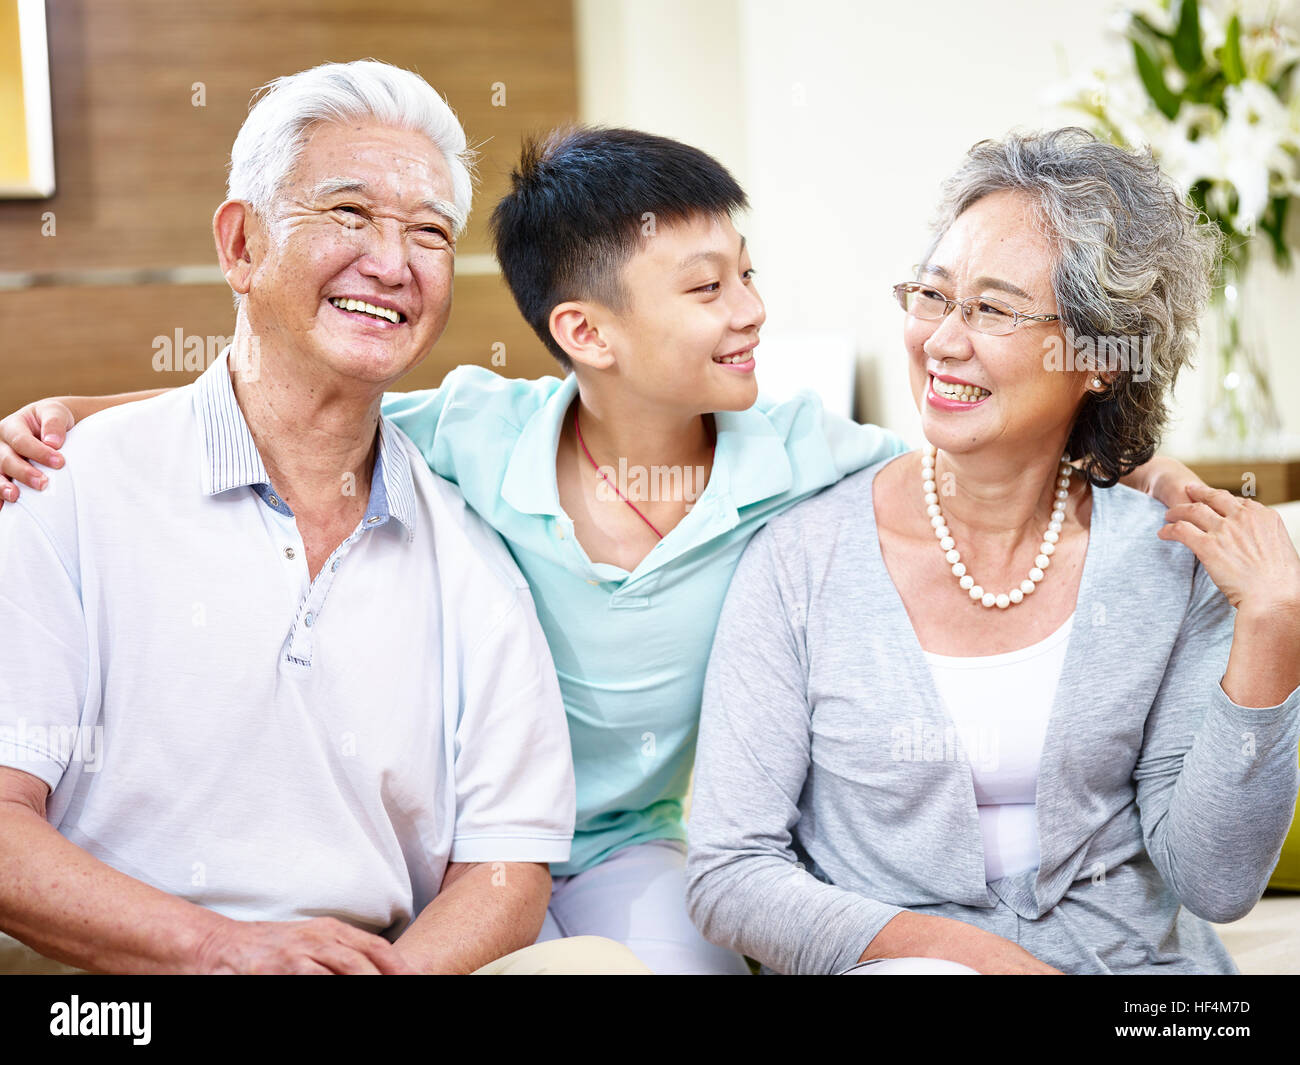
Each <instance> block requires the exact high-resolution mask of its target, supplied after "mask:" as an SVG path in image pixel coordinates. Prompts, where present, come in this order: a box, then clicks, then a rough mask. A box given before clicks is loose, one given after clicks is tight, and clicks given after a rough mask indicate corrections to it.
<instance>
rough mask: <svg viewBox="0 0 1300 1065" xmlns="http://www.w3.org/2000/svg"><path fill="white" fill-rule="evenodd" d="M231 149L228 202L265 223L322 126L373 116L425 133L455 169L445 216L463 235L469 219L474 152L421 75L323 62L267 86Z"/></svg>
mask: <svg viewBox="0 0 1300 1065" xmlns="http://www.w3.org/2000/svg"><path fill="white" fill-rule="evenodd" d="M258 91H259V92H260V93H261V94H262V96H261V99H259V100H258V101H257V102H256V104H254V105H253V108H252V110H251V111H249V113H248V118H246V119H245V120H244V124H243V126H242V127H240V130H239V135H238V136H237V137H236V138H235V144H234V147H233V148H231V150H230V179H229V181H228V182H227V183H226V198H227V199H229V200H244V201H246V202H248V203H249V204H251V205H252V207H253V210H254V211H256V212H257V213H258V214H259V215H261V216H262V217H263V218H269V217H271V215H272V206H273V205H274V203H275V201H276V197H277V196H278V195H279V194H280V191H281V189H282V187H283V185H284V183H285V182H286V181H287V180H288V178H289V175H290V174H291V173H292V172H293V169H294V167H295V166H296V165H297V163H298V160H299V158H300V157H301V156H302V151H303V148H304V147H305V146H306V144H307V140H308V138H309V137H310V136H311V133H312V130H313V129H314V128H315V127H316V126H318V125H319V124H320V123H322V122H350V121H355V120H357V119H365V118H369V119H373V120H374V121H377V122H380V123H382V124H384V125H390V126H394V127H396V128H399V129H409V130H414V131H415V132H417V133H423V134H424V135H425V136H427V137H428V138H429V139H430V140H431V141H433V143H434V144H435V145H436V146H437V147H438V149H439V150H440V151H441V152H442V154H443V157H444V158H445V159H446V160H447V166H448V168H449V169H450V171H451V181H452V194H453V202H452V203H450V204H448V205H447V207H448V213H449V215H450V218H451V222H452V223H453V225H454V227H455V235H456V236H459V235H460V233H461V232H462V231H463V230H464V228H465V223H466V222H467V221H468V219H469V209H470V199H471V196H472V194H473V177H472V174H471V169H470V168H471V166H472V165H473V152H471V151H470V150H469V148H468V146H467V144H466V141H465V130H464V129H463V128H462V127H461V124H460V122H459V120H458V119H457V118H456V115H455V114H454V113H453V112H452V110H451V108H450V107H449V106H448V105H447V102H446V101H445V100H444V99H443V98H442V97H441V96H439V95H438V93H437V92H436V91H435V90H434V88H433V86H431V85H430V84H429V83H428V82H427V81H425V80H424V79H423V78H422V77H420V76H419V75H418V74H414V73H412V72H411V71H409V70H403V69H402V68H401V67H395V66H391V65H389V64H388V63H380V62H377V61H376V60H373V59H360V60H357V61H356V62H353V63H323V64H321V65H320V66H318V67H312V68H311V69H310V70H304V71H302V72H300V73H298V74H289V75H286V76H285V77H282V78H276V79H275V80H274V81H270V82H268V83H267V84H266V85H264V86H263V87H262V88H261V89H259V90H258Z"/></svg>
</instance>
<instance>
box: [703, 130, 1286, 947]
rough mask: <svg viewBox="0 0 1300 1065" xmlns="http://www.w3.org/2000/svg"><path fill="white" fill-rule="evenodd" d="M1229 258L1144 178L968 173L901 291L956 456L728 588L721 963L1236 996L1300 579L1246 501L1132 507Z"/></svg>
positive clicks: (931, 435) (720, 811)
mask: <svg viewBox="0 0 1300 1065" xmlns="http://www.w3.org/2000/svg"><path fill="white" fill-rule="evenodd" d="M1216 244H1217V242H1216V237H1215V235H1214V234H1213V231H1212V230H1211V229H1210V228H1209V227H1208V226H1207V225H1204V224H1199V223H1198V222H1197V219H1196V217H1195V215H1194V213H1193V212H1192V211H1191V210H1190V209H1189V208H1188V207H1187V206H1186V205H1185V204H1184V203H1183V202H1182V201H1181V200H1180V198H1179V197H1178V196H1177V195H1176V193H1175V192H1174V190H1173V189H1172V188H1171V186H1170V185H1169V183H1168V182H1167V181H1166V180H1165V179H1164V178H1163V177H1162V176H1161V174H1160V172H1159V171H1158V169H1157V168H1156V166H1155V164H1154V163H1153V162H1152V160H1151V159H1150V158H1149V157H1148V156H1140V155H1133V154H1129V153H1126V152H1124V151H1121V150H1119V149H1116V148H1113V147H1110V146H1108V145H1105V144H1103V143H1100V142H1098V141H1096V140H1095V139H1093V138H1092V137H1091V136H1089V135H1088V134H1086V133H1084V132H1083V131H1081V130H1060V131H1056V132H1052V133H1047V134H1042V135H1036V136H1024V137H1019V136H1013V137H1010V138H1008V139H1007V140H1005V141H1003V142H1001V143H994V142H988V141H986V142H984V143H982V144H979V145H976V146H975V148H973V149H972V151H971V153H970V154H969V156H968V158H967V159H966V161H965V163H964V165H963V166H962V167H961V168H960V170H959V171H958V172H957V174H956V175H955V176H954V177H953V178H952V179H951V180H950V181H949V182H948V184H947V186H946V198H945V201H944V208H943V211H942V214H941V221H940V224H939V226H938V230H937V235H936V239H935V241H934V243H933V245H932V247H931V249H930V252H929V254H928V255H927V256H926V257H925V261H924V264H923V265H922V266H921V267H920V269H919V271H918V273H917V277H916V280H915V281H912V282H907V283H904V284H901V285H899V286H897V289H896V293H897V295H898V297H899V301H900V303H901V304H902V305H903V307H904V308H905V310H906V312H907V316H906V319H905V326H904V344H905V346H906V349H907V353H908V358H909V362H910V370H911V382H912V390H913V394H914V396H915V399H916V403H917V406H918V408H919V409H920V412H921V424H922V429H923V432H924V435H925V437H926V439H927V440H928V441H929V445H928V446H927V447H926V448H925V449H924V450H922V451H920V452H912V453H908V454H905V455H901V456H898V457H896V458H893V459H890V460H887V461H884V462H880V463H877V464H876V465H874V466H871V467H869V468H867V469H864V470H863V471H861V472H860V473H857V474H855V475H853V476H851V477H849V478H847V479H845V480H844V481H842V482H840V483H839V484H838V485H836V486H834V487H832V488H829V489H827V490H826V491H825V492H823V493H822V494H821V495H819V496H817V497H815V498H813V499H811V500H809V501H807V502H804V503H802V504H800V505H798V506H797V507H795V508H793V509H792V510H791V511H789V512H788V513H787V514H785V515H783V516H782V517H780V518H777V519H776V520H774V521H772V522H771V523H769V525H768V526H767V527H766V528H765V529H764V530H763V531H761V532H759V533H758V534H757V535H756V536H755V537H754V539H753V541H752V542H751V544H750V546H749V547H748V549H747V551H746V553H745V555H744V557H743V558H742V560H741V562H740V565H739V568H738V569H737V571H736V575H735V578H734V580H733V581H732V584H731V587H730V591H729V593H728V598H727V602H726V606H725V608H724V610H723V614H722V618H721V622H720V624H719V627H718V632H717V638H716V641H715V643H714V650H713V656H712V659H711V662H710V665H709V670H708V675H707V680H706V687H705V695H704V711H703V718H702V722H701V726H700V738H699V753H698V758H697V763H696V784H695V798H694V803H693V810H692V815H691V824H690V837H691V851H690V857H689V861H688V880H689V890H688V902H689V907H690V910H691V915H692V917H693V919H694V920H695V921H696V923H697V924H698V925H699V927H700V929H701V930H702V931H703V933H704V934H705V936H706V937H707V938H708V939H710V940H712V941H713V942H716V943H718V944H722V945H725V946H728V947H731V948H733V949H736V950H739V951H743V952H745V953H746V954H749V955H750V956H752V957H754V958H757V959H759V960H760V961H762V962H763V963H764V965H765V966H766V967H767V968H768V969H770V970H775V971H778V972H785V973H808V972H820V973H839V972H844V971H853V972H859V973H873V972H885V971H918V970H922V971H954V972H972V971H974V972H980V973H1002V972H1044V973H1046V972H1055V971H1063V972H1070V973H1105V972H1117V973H1130V972H1143V971H1153V970H1160V971H1164V972H1205V971H1213V972H1232V971H1234V967H1233V963H1232V960H1231V959H1230V958H1229V956H1228V954H1227V952H1226V951H1225V949H1224V947H1223V945H1222V944H1221V943H1220V942H1219V940H1218V938H1217V937H1216V936H1215V934H1214V931H1213V930H1212V929H1211V927H1210V926H1209V924H1207V922H1209V921H1232V920H1235V919H1237V918H1239V917H1241V916H1243V915H1244V914H1245V913H1246V912H1248V911H1249V910H1250V909H1251V907H1252V906H1253V905H1254V904H1255V902H1256V901H1257V900H1258V898H1259V896H1260V894H1261V892H1262V891H1263V888H1264V884H1265V882H1266V881H1267V879H1268V876H1269V873H1270V871H1271V870H1272V868H1273V865H1274V863H1275V862H1276V860H1277V856H1278V853H1279V849H1280V847H1281V844H1282V841H1283V838H1284V836H1285V834H1286V831H1287V827H1288V825H1289V823H1290V821H1291V816H1292V811H1293V809H1294V806H1295V800H1296V790H1297V775H1298V774H1297V750H1296V748H1297V732H1298V731H1300V690H1298V689H1297V685H1300V559H1297V557H1296V554H1295V550H1294V548H1293V547H1292V546H1291V544H1290V542H1289V540H1288V539H1287V537H1286V534H1285V531H1284V529H1283V526H1282V523H1281V521H1280V520H1279V519H1278V518H1277V516H1276V515H1275V514H1274V513H1273V512H1271V511H1269V510H1267V509H1266V508H1264V507H1262V506H1260V505H1259V504H1257V503H1255V502H1254V501H1248V500H1241V499H1237V498H1235V497H1233V496H1231V495H1229V494H1228V493H1225V492H1215V491H1210V490H1208V489H1204V488H1203V487H1198V488H1195V489H1188V495H1189V497H1190V498H1189V499H1188V501H1187V502H1186V503H1184V504H1180V505H1176V506H1174V507H1172V508H1171V509H1170V511H1169V512H1168V513H1167V514H1166V513H1165V512H1164V510H1163V508H1162V507H1161V506H1160V505H1159V504H1157V503H1154V502H1153V501H1152V500H1150V499H1149V498H1147V497H1145V496H1142V495H1140V494H1139V493H1137V492H1134V491H1132V490H1131V489H1128V488H1125V487H1123V486H1122V485H1116V481H1117V479H1118V478H1119V477H1120V476H1122V475H1124V474H1125V473H1126V472H1127V471H1129V470H1131V469H1132V468H1133V467H1134V466H1135V465H1136V464H1139V463H1141V462H1143V461H1145V460H1146V459H1147V458H1149V457H1150V455H1151V454H1152V453H1153V451H1154V449H1155V446H1156V443H1157V440H1158V438H1159V434H1160V430H1161V428H1162V424H1163V421H1164V418H1165V408H1164V400H1165V397H1166V394H1167V393H1168V391H1169V389H1170V387H1171V386H1172V384H1173V381H1174V377H1175V375H1176V374H1177V372H1178V369H1179V367H1180V366H1181V365H1183V364H1184V363H1185V362H1186V361H1187V358H1188V356H1189V355H1190V353H1191V351H1192V349H1193V346H1194V342H1195V335H1196V321H1197V316H1198V314H1199V312H1200V310H1201V309H1202V307H1203V304H1204V301H1205V298H1206V295H1207V293H1208V289H1209V283H1210V282H1209V279H1210V275H1211V271H1212V268H1213V263H1214V257H1215V252H1216ZM954 312H956V313H954ZM1116 337H1120V338H1125V339H1124V341H1123V342H1117V341H1113V340H1112V341H1111V342H1109V343H1102V344H1099V343H1098V341H1099V340H1101V339H1102V338H1116ZM1080 338H1090V340H1091V341H1092V344H1091V348H1092V349H1093V353H1094V354H1095V351H1096V350H1098V349H1100V350H1102V351H1103V352H1105V351H1109V352H1110V354H1111V355H1112V357H1111V358H1110V359H1109V360H1106V359H1102V360H1099V361H1095V362H1094V364H1093V365H1092V366H1088V365H1087V359H1088V355H1089V345H1087V344H1084V343H1083V342H1082V340H1081V339H1080ZM1081 353H1082V355H1081ZM1116 354H1118V355H1119V356H1120V357H1118V358H1115V357H1113V356H1115V355H1116ZM1080 357H1082V359H1083V360H1084V366H1083V367H1080V366H1079V365H1078V362H1079V359H1080ZM1103 362H1104V363H1105V365H1102V363H1103ZM1166 521H1167V522H1168V524H1165V522H1166ZM1216 586H1217V587H1216ZM900 959H901V961H900Z"/></svg>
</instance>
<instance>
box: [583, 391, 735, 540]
mask: <svg viewBox="0 0 1300 1065" xmlns="http://www.w3.org/2000/svg"><path fill="white" fill-rule="evenodd" d="M573 431H574V432H575V433H577V434H578V446H579V447H580V448H582V453H583V454H584V455H586V456H587V461H588V462H590V463H591V468H592V469H593V470H595V471H596V473H597V475H599V477H600V478H601V479H602V480H603V481H604V482H605V483H606V484H607V485H609V486H610V488H612V489H614V491H615V493H616V494H617V495H618V498H619V499H621V500H623V502H624V503H626V504H627V505H628V506H629V507H631V508H632V511H633V513H635V514H636V516H637V517H638V518H640V519H641V520H642V521H643V522H645V523H646V524H647V525H649V526H650V530H651V531H652V532H653V533H654V534H655V535H656V536H657V537H659V539H660V540H662V539H663V538H664V534H663V533H661V532H660V531H659V530H658V529H656V528H655V527H654V525H653V524H652V523H651V521H650V519H649V518H647V517H646V516H645V515H644V514H642V513H641V511H640V510H639V509H638V508H637V506H636V504H635V503H633V502H632V500H630V499H628V497H627V496H625V495H624V494H623V493H622V492H620V491H619V490H618V485H616V484H615V483H614V482H613V481H611V480H610V479H609V478H608V477H606V476H605V472H604V471H603V470H602V469H601V468H600V467H599V466H598V465H596V460H595V459H593V458H592V457H591V452H590V451H588V450H587V445H586V443H585V442H584V441H583V439H582V426H581V425H579V424H578V408H577V407H574V408H573ZM717 449H718V442H717V441H716V440H714V442H713V445H712V453H715V454H716V452H717Z"/></svg>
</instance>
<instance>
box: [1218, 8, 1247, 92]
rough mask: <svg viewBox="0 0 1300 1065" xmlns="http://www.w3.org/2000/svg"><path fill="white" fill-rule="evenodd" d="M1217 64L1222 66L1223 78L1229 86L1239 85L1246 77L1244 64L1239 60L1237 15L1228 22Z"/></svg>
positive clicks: (1239, 42)
mask: <svg viewBox="0 0 1300 1065" xmlns="http://www.w3.org/2000/svg"><path fill="white" fill-rule="evenodd" d="M1219 62H1220V63H1222V64H1223V76H1224V77H1226V78H1227V79H1228V84H1229V85H1237V84H1240V82H1241V81H1242V79H1244V78H1245V77H1246V64H1245V63H1244V62H1243V61H1242V58H1241V18H1240V17H1239V16H1237V15H1233V16H1232V18H1231V19H1229V20H1228V34H1227V39H1226V40H1225V41H1224V42H1223V47H1222V48H1220V49H1219Z"/></svg>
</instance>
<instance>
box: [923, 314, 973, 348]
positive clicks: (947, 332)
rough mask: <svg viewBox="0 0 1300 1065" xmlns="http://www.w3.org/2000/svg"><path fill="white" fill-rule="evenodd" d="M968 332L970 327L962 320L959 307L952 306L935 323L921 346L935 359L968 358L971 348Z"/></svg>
mask: <svg viewBox="0 0 1300 1065" xmlns="http://www.w3.org/2000/svg"><path fill="white" fill-rule="evenodd" d="M970 332H971V331H970V328H969V327H968V326H967V325H966V323H965V322H964V321H962V317H961V308H960V307H954V308H953V309H952V310H951V311H949V312H948V313H947V314H946V315H944V316H943V318H941V319H940V320H939V321H938V322H937V323H936V324H935V328H934V330H933V331H932V332H931V333H930V335H929V336H928V337H927V338H926V341H925V343H924V344H922V345H921V348H922V350H923V351H924V352H925V353H926V355H928V356H929V357H930V358H932V359H934V360H935V361H940V360H943V359H968V358H970V356H971V354H972V350H973V349H972V348H971V336H970Z"/></svg>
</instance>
